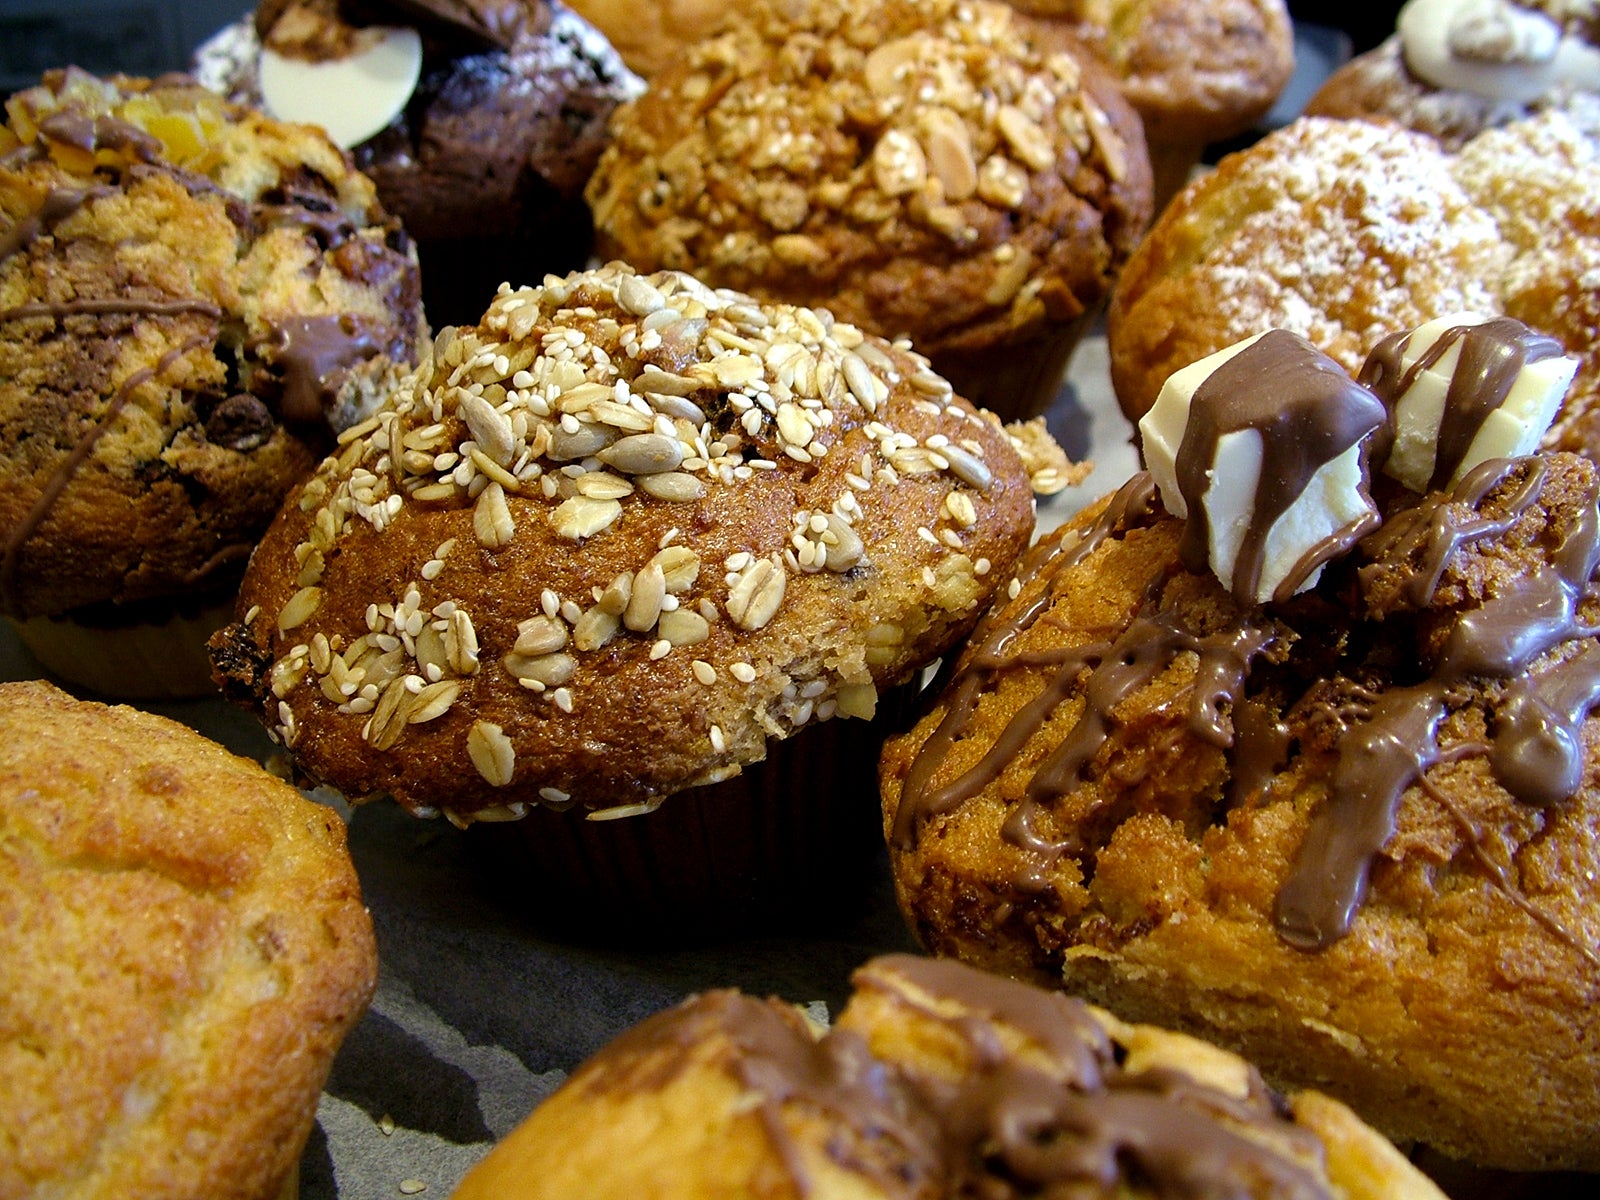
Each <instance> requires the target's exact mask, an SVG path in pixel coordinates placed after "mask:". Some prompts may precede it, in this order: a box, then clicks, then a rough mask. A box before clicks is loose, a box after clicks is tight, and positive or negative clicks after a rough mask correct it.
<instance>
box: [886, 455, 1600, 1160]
mask: <svg viewBox="0 0 1600 1200" xmlns="http://www.w3.org/2000/svg"><path fill="white" fill-rule="evenodd" d="M1391 490H1392V491H1394V492H1396V494H1393V495H1386V496H1385V497H1384V498H1383V500H1382V503H1381V507H1382V508H1383V511H1384V517H1385V520H1384V523H1383V524H1382V525H1381V526H1380V527H1379V528H1378V529H1377V530H1376V531H1375V532H1372V533H1370V534H1368V535H1366V536H1365V538H1364V539H1363V540H1362V541H1361V542H1360V544H1359V548H1358V549H1357V551H1356V552H1355V554H1354V555H1352V556H1350V558H1349V559H1343V560H1338V561H1336V562H1334V563H1330V564H1329V565H1328V567H1327V570H1326V573H1325V574H1324V576H1323V578H1322V581H1321V582H1320V583H1319V584H1318V585H1317V586H1316V587H1315V588H1314V589H1312V590H1311V591H1308V592H1306V593H1304V594H1303V595H1301V596H1299V597H1296V598H1294V599H1291V600H1287V601H1283V602H1279V603H1274V604H1270V605H1266V606H1257V605H1244V604H1241V603H1239V602H1237V601H1235V600H1234V599H1233V598H1232V597H1231V596H1230V595H1229V594H1228V593H1227V592H1226V591H1225V590H1224V589H1223V587H1222V585H1221V584H1220V583H1218V581H1217V579H1216V578H1215V577H1214V576H1211V575H1209V574H1203V573H1202V574H1196V573H1194V572H1193V571H1191V570H1189V569H1187V568H1186V567H1184V565H1183V563H1182V561H1181V559H1180V553H1179V548H1180V542H1181V539H1182V534H1183V529H1184V523H1183V522H1182V521H1180V520H1178V519H1177V518H1174V517H1170V516H1167V515H1166V514H1165V513H1163V512H1161V511H1160V510H1159V508H1157V507H1156V506H1155V504H1154V500H1153V496H1152V491H1151V484H1150V481H1149V479H1148V477H1146V476H1143V475H1141V476H1138V477H1136V478H1135V479H1134V480H1133V481H1132V482H1131V483H1130V484H1129V485H1128V486H1127V487H1125V488H1124V489H1123V490H1122V491H1120V492H1119V493H1117V495H1116V496H1114V497H1112V498H1110V499H1109V500H1107V501H1103V502H1101V503H1100V504H1099V505H1097V506H1095V507H1094V508H1092V509H1091V510H1088V511H1086V512H1085V513H1084V514H1082V515H1081V516H1080V517H1079V518H1076V519H1075V520H1074V521H1073V522H1071V523H1070V524H1069V525H1067V526H1065V527H1063V529H1062V530H1061V531H1060V533H1059V534H1056V535H1053V536H1052V537H1050V538H1048V539H1046V540H1045V541H1044V542H1042V543H1041V544H1040V545H1039V546H1038V547H1037V548H1036V549H1035V550H1034V551H1033V552H1031V555H1030V559H1029V560H1028V561H1026V562H1025V563H1024V565H1023V568H1022V570H1021V571H1020V572H1019V573H1018V580H1019V582H1018V583H1016V584H1014V585H1013V586H1012V588H1011V596H1012V598H1011V600H1010V601H1009V602H1008V603H1005V604H1003V605H1001V606H1000V607H998V608H997V609H995V610H994V611H993V612H992V613H991V614H989V615H988V616H986V617H985V620H984V622H983V623H982V624H981V625H980V626H979V628H978V629H977V631H976V632H975V634H974V636H973V639H972V640H971V642H970V643H969V645H968V648H967V649H966V650H965V651H964V652H963V654H962V657H961V658H960V660H959V662H958V663H957V666H956V671H955V674H954V677H953V678H952V679H951V680H950V681H949V685H948V687H947V688H946V689H945V690H944V691H943V693H942V695H941V699H940V700H939V702H938V703H937V704H936V706H935V707H934V710H933V711H932V713H931V714H930V715H928V716H926V717H925V718H924V719H923V720H922V722H921V723H920V724H919V726H918V727H917V728H916V729H915V730H914V731H912V732H911V733H909V734H907V735H905V736H904V737H900V738H896V739H892V740H891V741H890V743H889V744H888V746H887V747H886V750H885V754H884V758H883V763H882V775H881V780H882V785H883V790H884V811H885V823H886V830H887V831H888V835H889V838H890V843H891V847H892V857H893V859H894V869H895V874H896V881H897V888H898V892H899V895H900V897H901V901H902V904H903V905H904V906H905V908H906V911H907V912H908V914H909V916H910V919H911V921H912V923H913V926H914V928H915V930H916V932H917V933H918V935H919V937H920V938H921V939H922V940H923V941H924V943H925V944H926V945H927V946H928V947H929V948H930V949H933V950H936V951H938V952H940V953H947V954H953V955H958V956H960V957H963V958H965V959H968V960H970V961H973V962H976V963H979V964H982V965H985V966H988V967H991V968H994V969H996V970H1001V971H1006V972H1011V973H1017V974H1021V975H1026V976H1030V977H1033V978H1036V979H1040V980H1042V981H1046V982H1051V983H1055V984H1056V985H1058V986H1063V987H1065V988H1067V989H1068V990H1070V991H1073V992H1076V993H1077V994H1080V995H1083V996H1085V997H1086V998H1089V999H1091V1000H1093V1001H1095V1002H1097V1003H1102V1004H1105V1005H1107V1006H1108V1007H1110V1008H1112V1009H1113V1010H1115V1011H1116V1012H1118V1013H1119V1015H1122V1016H1124V1017H1126V1018H1128V1019H1132V1020H1149V1021H1158V1022H1162V1023H1168V1024H1171V1025H1174V1026H1176V1027H1178V1028H1182V1029H1185V1030H1187V1031H1189V1032H1193V1033H1198V1034H1200V1035H1201V1036H1206V1037H1209V1038H1212V1039H1214V1040H1216V1041H1219V1042H1220V1043H1222V1044H1223V1045H1226V1046H1229V1047H1230V1048H1232V1049H1235V1050H1237V1051H1239V1052H1240V1053H1242V1054H1244V1055H1245V1056H1246V1057H1248V1058H1250V1059H1251V1060H1252V1061H1253V1062H1256V1063H1257V1064H1258V1065H1259V1066H1260V1067H1261V1068H1262V1070H1263V1071H1264V1072H1265V1073H1266V1075H1267V1077H1268V1078H1269V1079H1274V1080H1278V1081H1291V1082H1293V1083H1295V1084H1297V1085H1301V1086H1312V1087H1317V1088H1320V1089H1323V1090H1326V1091H1328V1092H1330V1093H1331V1094H1333V1095H1336V1096H1339V1097H1340V1098H1341V1099H1343V1100H1344V1101H1345V1102H1347V1103H1349V1104H1351V1105H1352V1107H1354V1108H1355V1109H1356V1110H1357V1111H1358V1112H1360V1113H1361V1115H1362V1116H1363V1118H1364V1119H1366V1120H1368V1121H1371V1122H1372V1123H1373V1124H1374V1125H1375V1126H1376V1127H1378V1128H1379V1129H1382V1130H1383V1131H1384V1132H1386V1133H1387V1134H1388V1135H1389V1136H1391V1137H1393V1138H1395V1139H1397V1140H1401V1141H1408V1142H1409V1141H1420V1142H1423V1143H1425V1144H1428V1145H1431V1146H1433V1147H1435V1148H1436V1149H1438V1150H1440V1151H1442V1152H1443V1153H1445V1154H1447V1155H1449V1156H1451V1157H1453V1158H1459V1159H1463V1160H1465V1161H1468V1162H1473V1163H1477V1164H1479V1165H1486V1166H1499V1167H1506V1168H1512V1169H1550V1168H1554V1167H1562V1166H1565V1167H1568V1168H1573V1169H1580V1170H1594V1169H1595V1168H1596V1165H1597V1159H1596V1145H1595V1142H1594V1138H1593V1131H1594V1128H1595V1123H1596V1120H1597V1117H1600V1114H1597V1112H1596V1109H1595V1096H1596V1085H1597V1081H1600V1055H1597V1053H1596V1023H1595V1017H1594V1013H1595V1012H1596V1007H1595V1004H1596V1000H1597V998H1600V950H1597V947H1600V910H1597V908H1596V905H1595V902H1594V897H1593V894H1592V889H1591V881H1592V880H1593V878H1594V877H1595V875H1596V873H1597V872H1600V837H1597V836H1596V830H1597V827H1600V796H1597V793H1596V790H1595V773H1596V751H1595V746H1596V744H1597V743H1596V738H1597V737H1600V720H1597V718H1596V717H1595V716H1593V715H1592V714H1591V713H1590V711H1589V709H1590V707H1591V705H1592V702H1593V699H1594V697H1595V696H1596V695H1597V694H1600V690H1597V688H1596V686H1595V684H1594V678H1595V664H1596V662H1597V661H1600V659H1597V650H1600V647H1597V645H1596V642H1595V634H1594V629H1595V628H1596V626H1595V621H1596V618H1597V616H1600V608H1597V607H1596V600H1595V591H1594V583H1593V572H1594V568H1595V563H1596V561H1597V558H1600V541H1597V532H1596V531H1597V529H1600V511H1597V507H1596V496H1597V492H1600V481H1597V477H1596V470H1595V468H1594V466H1593V465H1592V464H1591V463H1590V462H1588V460H1586V459H1583V458H1580V457H1578V456H1575V455H1568V454H1553V455H1548V456H1539V457H1531V458H1523V459H1516V460H1491V461H1490V462H1489V463H1487V464H1485V465H1484V466H1482V467H1480V468H1478V469H1477V470H1476V471H1474V472H1472V473H1470V474H1469V475H1468V476H1467V477H1466V478H1465V479H1464V480H1463V482H1462V483H1461V484H1459V485H1458V486H1457V487H1456V488H1455V489H1454V490H1453V491H1450V492H1434V493H1431V494H1429V495H1428V496H1426V497H1418V496H1414V495H1409V494H1405V493H1399V492H1398V489H1391ZM1535 614H1537V615H1535ZM1507 1096H1515V1097H1516V1102H1515V1104H1509V1105H1508V1104H1507V1103H1506V1099H1505V1098H1506V1097H1507Z"/></svg>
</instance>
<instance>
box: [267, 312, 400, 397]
mask: <svg viewBox="0 0 1600 1200" xmlns="http://www.w3.org/2000/svg"><path fill="white" fill-rule="evenodd" d="M270 344H271V345H272V346H273V347H274V349H275V353H274V354H273V357H274V358H275V360H276V361H277V362H278V363H279V364H280V365H281V366H282V368H283V399H282V400H281V401H280V404H279V414H280V415H281V416H282V417H283V419H284V420H285V421H298V422H301V423H304V424H310V423H314V422H319V421H324V420H326V415H327V409H328V406H329V405H330V404H331V402H332V401H333V398H334V396H335V395H336V394H337V392H338V389H339V385H340V383H341V382H342V381H343V379H344V377H345V375H346V374H347V373H348V371H349V369H350V368H351V367H352V366H354V365H355V364H357V363H359V362H363V361H365V360H366V359H368V358H371V357H372V356H373V355H374V354H376V353H378V352H379V351H380V350H382V349H383V348H384V346H383V342H382V341H381V340H380V338H379V336H378V332H377V330H375V329H374V327H373V324H372V322H371V321H368V320H365V319H363V318H361V317H358V316H355V315H353V314H351V313H328V314H325V315H322V316H316V317H288V318H285V319H283V320H281V321H279V322H278V326H277V333H276V341H275V342H274V343H270Z"/></svg>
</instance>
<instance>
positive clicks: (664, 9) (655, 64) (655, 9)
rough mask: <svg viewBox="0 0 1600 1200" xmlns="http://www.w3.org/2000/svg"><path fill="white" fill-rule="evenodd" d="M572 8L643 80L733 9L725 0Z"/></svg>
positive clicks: (607, 1)
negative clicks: (594, 28)
mask: <svg viewBox="0 0 1600 1200" xmlns="http://www.w3.org/2000/svg"><path fill="white" fill-rule="evenodd" d="M571 7H572V8H573V9H574V10H575V11H576V12H577V13H578V14H579V15H581V16H582V17H584V18H585V19H586V20H588V21H591V22H593V24H594V25H595V27H596V28H597V29H599V30H600V32H601V33H603V34H605V35H606V40H607V41H609V42H610V43H611V44H612V45H613V46H615V47H616V48H617V53H618V54H620V55H622V60H623V61H624V62H626V63H627V64H628V67H629V69H630V70H633V71H637V72H638V73H639V74H640V75H642V76H644V77H645V78H646V79H650V78H651V77H652V76H655V75H658V74H660V73H661V72H662V71H664V70H666V69H667V68H668V67H670V66H671V65H672V64H673V63H675V62H677V61H678V60H679V59H680V58H681V57H682V56H683V53H684V51H685V50H687V49H688V48H689V47H690V46H692V45H694V43H696V42H698V41H699V40H700V39H701V38H703V37H707V36H708V35H710V34H712V33H714V32H716V30H717V29H718V27H719V26H720V25H721V24H722V22H723V19H724V18H725V17H727V16H728V14H729V13H730V12H732V11H734V10H733V7H732V6H731V5H729V4H728V3H727V0H656V2H655V3H651V4H640V3H638V0H574V2H573V4H572V5H571Z"/></svg>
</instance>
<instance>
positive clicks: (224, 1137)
mask: <svg viewBox="0 0 1600 1200" xmlns="http://www.w3.org/2000/svg"><path fill="white" fill-rule="evenodd" d="M0 911H4V912H5V914H6V919H5V920H4V921H0V964H3V967H0V972H3V976H4V980H5V986H4V987H0V1112H3V1113H4V1114H5V1117H4V1127H5V1130H6V1135H5V1136H4V1137H0V1194H3V1195H7V1196H36V1195H59V1196H72V1197H81V1198H88V1197H113V1196H170V1197H174V1198H181V1200H209V1198H212V1197H223V1196H227V1197H238V1198H240V1200H276V1198H277V1197H279V1196H280V1195H281V1194H282V1191H281V1189H282V1186H283V1184H284V1181H285V1180H286V1179H289V1178H291V1177H292V1175H293V1172H294V1170H295V1168H296V1166H297V1164H298V1162H299V1159H300V1153H301V1149H302V1147H303V1146H304V1145H305V1142H306V1137H307V1135H308V1133H309V1132H310V1130H311V1126H312V1121H313V1118H314V1115H315V1112H316V1106H317V1097H318V1095H319V1093H320V1092H321V1090H322V1086H323V1083H324V1080H325V1079H326V1077H327V1073H328V1069H329V1065H330V1064H331V1062H332V1060H333V1056H334V1052H335V1050H336V1049H337V1048H338V1046H339V1044H340V1042H341V1041H342V1040H343V1038H344V1036H345V1034H346V1033H347V1032H348V1031H349V1030H350V1028H351V1027H352V1026H354V1025H355V1023H356V1021H357V1020H358V1018H359V1017H360V1016H361V1014H362V1012H363V1011H364V1010H365V1008H366V1005H367V1001H368V999H369V997H370V996H371V994H372V989H373V985H374V982H375V980H376V977H377V951H376V948H375V946H374V943H373V936H372V925H371V921H370V919H369V917H368V915H367V911H366V909H365V908H364V907H363V906H362V903H361V894H360V890H359V887H358V884H357V881H356V876H355V871H354V869H353V867H352V866H351V863H350V858H349V855H348V853H347V852H346V848H345V829H344V825H343V823H342V821H341V820H340V818H339V816H338V814H337V813H335V812H334V811H333V810H331V809H328V808H324V807H322V806H320V805H317V804H313V803H312V802H311V801H309V800H307V799H305V798H304V797H303V796H300V795H299V794H297V793H296V792H295V791H294V790H293V789H292V788H290V787H289V786H288V785H286V784H284V783H283V782H282V781H280V780H277V779H274V778H273V777H271V776H270V775H268V774H267V773H266V772H265V771H263V770H262V769H261V768H260V767H259V766H258V765H256V764H255V763H252V762H248V761H246V760H244V759H240V758H236V757H234V756H233V755H231V754H229V753H227V752H226V751H224V750H223V749H221V748H220V747H218V746H216V745H214V744H212V743H210V742H208V741H206V739H204V738H202V737H201V736H200V735H199V734H196V733H194V732H193V731H192V730H190V729H188V728H186V727H184V726H180V725H178V724H177V723H175V722H172V721H168V720H166V719H164V718H161V717H156V716H152V715H150V714H147V713H142V712H138V711H136V710H134V709H131V708H108V707H106V706H105V705H100V704H90V703H84V702H80V701H76V700H73V699H72V698H71V697H69V696H67V695H66V694H65V693H63V692H60V691H58V690H57V689H55V688H53V687H51V686H49V685H48V684H44V683H32V682H30V683H6V684H0Z"/></svg>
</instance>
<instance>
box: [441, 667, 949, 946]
mask: <svg viewBox="0 0 1600 1200" xmlns="http://www.w3.org/2000/svg"><path fill="white" fill-rule="evenodd" d="M918 690H919V689H918V688H917V687H916V686H915V685H911V684H908V685H905V686H903V687H901V688H897V689H894V690H893V691H891V692H888V693H886V694H885V695H884V696H882V697H880V699H879V703H878V713H877V715H876V716H875V717H874V718H873V719H872V720H870V721H862V720H847V719H835V720H831V721H826V722H823V723H821V724H818V725H813V726H810V727H808V728H806V729H803V730H801V731H800V732H798V733H796V734H795V735H794V736H792V737H789V738H784V739H772V740H769V741H768V743H767V757H766V759H765V760H764V761H762V762H759V763H756V764H754V765H752V766H749V767H746V768H745V769H744V771H743V772H742V773H741V774H739V775H736V776H734V777H733V778H732V779H727V780H724V781H722V782H720V783H715V784H707V785H705V786H702V787H697V788H690V789H688V790H686V791H683V792H679V793H677V794H675V795H673V796H670V797H668V798H667V799H666V800H665V801H664V802H663V803H662V804H661V806H660V807H659V808H657V809H655V810H654V811H651V812H648V813H642V814H639V815H635V816H626V817H618V818H616V819H612V820H592V819H590V818H589V817H587V816H586V814H585V812H584V810H582V809H576V808H575V809H569V810H567V811H556V810H554V809H549V808H539V809H535V810H533V811H530V812H529V813H528V814H527V815H526V816H525V817H523V818H521V819H520V820H516V821H505V822H493V823H480V824H476V825H473V826H471V827H470V828H469V829H468V830H467V840H468V842H469V844H470V845H472V847H473V848H474V850H475V852H476V853H477V854H478V855H479V856H480V857H481V858H482V860H483V861H484V862H485V864H486V865H487V866H488V867H489V868H490V869H492V870H493V871H494V872H495V889H496V890H497V891H498V892H499V894H500V897H501V899H502V900H503V901H504V902H506V903H507V904H508V905H510V906H512V907H515V908H517V909H519V910H522V911H524V912H526V913H527V914H528V916H529V917H530V918H531V919H533V920H534V922H535V923H536V924H539V925H541V926H543V927H546V928H548V929H550V930H551V931H553V932H561V933H577V934H580V935H583V936H587V937H591V938H595V939H603V940H608V941H610V940H615V941H628V940H630V939H631V938H634V937H638V936H641V935H642V936H648V937H650V938H652V939H653V940H659V939H660V938H662V937H663V936H668V937H680V938H684V939H695V940H702V939H705V938H707V937H717V936H723V935H730V934H735V933H739V932H744V931H747V930H749V929H750V928H751V927H752V926H753V925H755V924H757V923H761V924H764V925H770V924H781V925H782V926H784V927H785V928H792V927H793V926H794V925H796V924H804V923H811V922H816V921H821V920H826V919H829V918H836V917H840V916H842V915H844V914H845V913H847V912H848V911H849V910H851V909H852V908H856V907H859V905H860V903H861V902H862V901H863V899H864V896H865V891H866V887H867V884H868V882H869V881H870V879H871V876H872V867H873V866H874V865H875V864H876V863H877V862H878V861H879V858H880V856H881V854H882V853H883V833H882V821H881V816H880V811H881V810H880V805H879V800H878V789H877V771H878V755H879V752H880V750H881V748H882V745H883V741H884V739H885V738H886V737H888V736H889V735H890V734H892V733H894V732H895V731H896V730H898V729H901V728H903V727H904V726H905V725H906V723H908V722H909V720H910V719H911V716H912V713H913V709H914V705H915V701H916V697H917V694H918Z"/></svg>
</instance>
